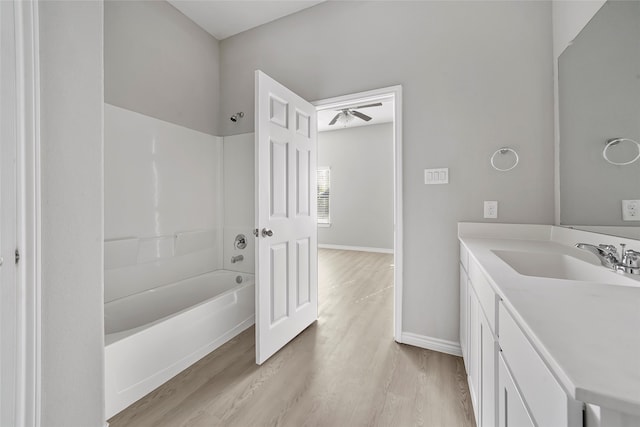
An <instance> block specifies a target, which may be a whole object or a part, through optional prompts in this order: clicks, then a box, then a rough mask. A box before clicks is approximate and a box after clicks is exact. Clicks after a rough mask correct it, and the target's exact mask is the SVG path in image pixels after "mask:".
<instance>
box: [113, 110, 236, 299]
mask: <svg viewBox="0 0 640 427" xmlns="http://www.w3.org/2000/svg"><path fill="white" fill-rule="evenodd" d="M104 136H105V142H104V144H105V148H104V162H105V168H104V179H105V181H104V186H105V199H104V203H105V206H104V207H105V224H104V229H105V236H104V237H105V302H108V301H112V300H114V299H117V298H121V297H123V296H127V295H131V294H134V293H137V292H140V291H143V290H145V289H150V288H154V287H157V286H161V285H164V284H167V283H173V282H175V281H178V280H181V279H184V278H187V277H192V276H195V275H197V274H201V273H204V272H208V271H213V270H217V269H220V268H222V222H223V212H222V199H223V195H222V138H220V137H215V136H211V135H208V134H206V133H202V132H198V131H195V130H192V129H188V128H186V127H183V126H178V125H175V124H172V123H169V122H165V121H162V120H158V119H155V118H153V117H148V116H145V115H143V114H139V113H135V112H133V111H129V110H125V109H123V108H119V107H115V106H113V105H109V104H105V132H104Z"/></svg>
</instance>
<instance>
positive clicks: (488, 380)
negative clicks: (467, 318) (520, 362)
mask: <svg viewBox="0 0 640 427" xmlns="http://www.w3.org/2000/svg"><path fill="white" fill-rule="evenodd" d="M496 355H497V343H496V340H495V339H494V336H493V333H492V332H491V328H490V327H489V322H488V321H487V319H486V318H485V316H484V315H483V313H482V310H480V406H481V410H480V414H481V417H482V418H481V422H480V423H478V424H479V425H480V426H482V427H493V426H495V425H496V407H497V402H496V397H497V396H496V380H497V373H498V372H497V363H496V362H497V360H496V357H497V356H496Z"/></svg>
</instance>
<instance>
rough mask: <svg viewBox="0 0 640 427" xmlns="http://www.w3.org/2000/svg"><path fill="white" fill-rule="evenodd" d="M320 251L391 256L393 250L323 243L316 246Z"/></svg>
mask: <svg viewBox="0 0 640 427" xmlns="http://www.w3.org/2000/svg"><path fill="white" fill-rule="evenodd" d="M318 247H319V248H322V249H338V250H341V251H359V252H378V253H382V254H392V253H393V249H387V248H370V247H368V246H345V245H328V244H324V243H319V244H318Z"/></svg>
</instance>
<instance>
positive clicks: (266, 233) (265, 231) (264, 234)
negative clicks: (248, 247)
mask: <svg viewBox="0 0 640 427" xmlns="http://www.w3.org/2000/svg"><path fill="white" fill-rule="evenodd" d="M271 236H273V231H271V230H269V229H268V228H263V229H262V237H271Z"/></svg>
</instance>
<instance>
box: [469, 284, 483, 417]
mask: <svg viewBox="0 0 640 427" xmlns="http://www.w3.org/2000/svg"><path fill="white" fill-rule="evenodd" d="M468 293H469V311H468V314H469V331H468V333H469V349H468V350H467V351H468V354H469V367H468V369H469V392H470V393H471V402H472V403H473V412H474V415H475V417H476V420H478V424H480V401H479V399H480V305H479V303H478V299H477V297H476V294H475V292H474V291H473V288H472V287H471V286H469V287H468Z"/></svg>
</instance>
